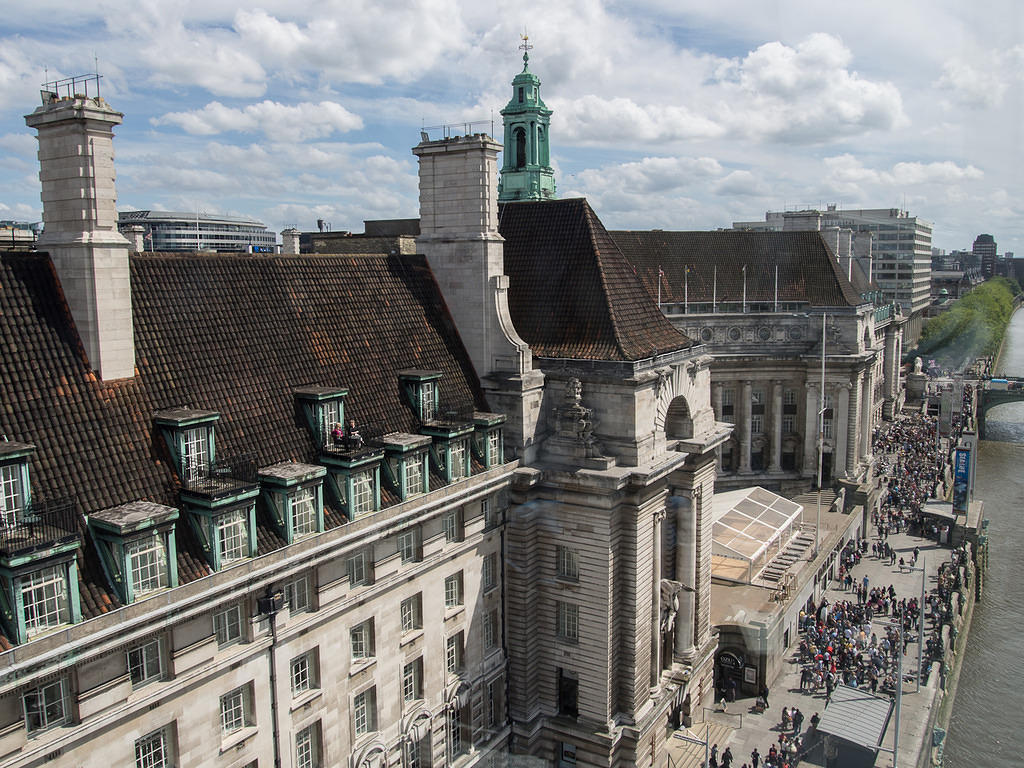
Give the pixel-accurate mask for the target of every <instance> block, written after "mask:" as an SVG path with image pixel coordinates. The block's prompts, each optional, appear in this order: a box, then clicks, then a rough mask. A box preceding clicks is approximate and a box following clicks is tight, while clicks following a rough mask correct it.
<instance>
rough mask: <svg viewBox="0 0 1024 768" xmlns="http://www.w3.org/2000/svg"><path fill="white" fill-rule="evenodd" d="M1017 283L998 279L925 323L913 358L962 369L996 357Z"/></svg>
mask: <svg viewBox="0 0 1024 768" xmlns="http://www.w3.org/2000/svg"><path fill="white" fill-rule="evenodd" d="M1019 292H1020V286H1018V285H1017V283H1016V281H1011V280H1007V279H1006V278H1003V277H997V278H994V279H992V280H989V281H987V282H985V283H982V284H981V285H979V286H978V287H976V288H975V289H974V290H972V291H971V292H970V293H967V294H965V295H964V296H962V297H961V298H960V299H959V300H958V301H956V302H955V303H954V304H953V306H952V307H950V308H949V309H948V310H946V311H945V312H943V313H942V314H941V315H939V316H938V317H933V318H931V319H930V320H928V321H926V322H925V324H924V328H923V329H922V330H921V340H920V341H919V342H918V345H917V349H916V350H914V352H912V353H911V355H919V356H921V357H926V356H927V357H930V358H934V359H935V360H936V361H937V362H938V364H939V365H940V366H941V367H943V368H953V369H959V368H960V367H962V366H963V365H965V364H967V363H969V362H970V361H971V360H973V359H974V358H976V357H982V356H986V355H995V354H996V352H998V351H999V345H1000V344H1001V343H1002V341H1003V333H1004V332H1005V331H1006V326H1007V324H1009V322H1010V316H1011V315H1012V314H1013V297H1014V296H1015V295H1016V294H1017V293H1019Z"/></svg>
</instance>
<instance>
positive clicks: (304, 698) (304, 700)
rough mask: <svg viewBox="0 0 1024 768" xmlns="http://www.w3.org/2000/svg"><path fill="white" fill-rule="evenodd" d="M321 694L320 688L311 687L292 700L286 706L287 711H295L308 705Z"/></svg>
mask: <svg viewBox="0 0 1024 768" xmlns="http://www.w3.org/2000/svg"><path fill="white" fill-rule="evenodd" d="M321 695H323V689H322V688H311V689H309V690H308V691H303V692H302V693H300V694H299V695H298V696H296V697H295V698H294V699H293V700H292V703H291V706H289V707H288V711H289V712H295V711H296V710H298V709H302V708H303V707H308V706H309V705H310V704H312V703H313V702H314V701H316V700H317V699H319V698H320V696H321Z"/></svg>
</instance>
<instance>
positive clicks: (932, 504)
mask: <svg viewBox="0 0 1024 768" xmlns="http://www.w3.org/2000/svg"><path fill="white" fill-rule="evenodd" d="M921 511H922V512H924V513H925V514H926V515H931V516H932V517H937V518H940V519H942V520H945V521H947V522H949V523H955V522H956V515H955V514H954V513H953V502H951V501H935V500H933V501H929V502H928V503H927V504H925V505H924V507H922V509H921Z"/></svg>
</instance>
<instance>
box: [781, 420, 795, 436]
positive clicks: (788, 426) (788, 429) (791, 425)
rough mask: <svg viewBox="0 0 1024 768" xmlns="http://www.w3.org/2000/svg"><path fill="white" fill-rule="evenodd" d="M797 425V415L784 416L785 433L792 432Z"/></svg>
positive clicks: (783, 427) (783, 431)
mask: <svg viewBox="0 0 1024 768" xmlns="http://www.w3.org/2000/svg"><path fill="white" fill-rule="evenodd" d="M795 425H796V421H795V417H793V416H783V417H782V433H783V434H785V435H788V434H791V433H792V432H793V430H794V426H795Z"/></svg>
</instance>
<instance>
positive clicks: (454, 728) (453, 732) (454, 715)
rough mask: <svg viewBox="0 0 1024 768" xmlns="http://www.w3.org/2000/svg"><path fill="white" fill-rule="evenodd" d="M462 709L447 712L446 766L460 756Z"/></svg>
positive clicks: (452, 709) (456, 708) (451, 709)
mask: <svg viewBox="0 0 1024 768" xmlns="http://www.w3.org/2000/svg"><path fill="white" fill-rule="evenodd" d="M462 745H463V742H462V708H461V707H458V706H456V707H452V708H450V709H449V710H448V764H449V765H451V764H452V763H454V762H455V760H456V759H457V758H458V756H459V755H461V754H462V748H463V747H462Z"/></svg>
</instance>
